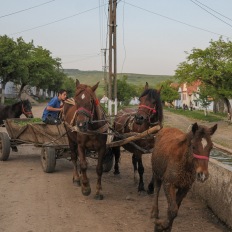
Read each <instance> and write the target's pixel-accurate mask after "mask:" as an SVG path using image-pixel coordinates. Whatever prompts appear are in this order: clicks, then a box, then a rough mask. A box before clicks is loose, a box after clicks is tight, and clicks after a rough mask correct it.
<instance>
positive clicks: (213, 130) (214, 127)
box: [209, 124, 217, 135]
mask: <svg viewBox="0 0 232 232" xmlns="http://www.w3.org/2000/svg"><path fill="white" fill-rule="evenodd" d="M209 130H210V135H213V134H214V132H215V131H216V130H217V124H215V125H214V126H213V127H211V128H210V129H209Z"/></svg>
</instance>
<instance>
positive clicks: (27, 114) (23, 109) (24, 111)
mask: <svg viewBox="0 0 232 232" xmlns="http://www.w3.org/2000/svg"><path fill="white" fill-rule="evenodd" d="M22 112H23V114H24V115H25V116H26V117H27V116H31V115H33V113H32V111H26V110H25V108H24V105H23V101H22Z"/></svg>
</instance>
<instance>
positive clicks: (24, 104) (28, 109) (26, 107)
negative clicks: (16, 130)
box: [21, 99, 34, 118]
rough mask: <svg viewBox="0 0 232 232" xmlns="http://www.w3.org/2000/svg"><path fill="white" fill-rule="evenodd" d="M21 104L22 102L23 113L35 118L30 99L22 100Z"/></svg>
mask: <svg viewBox="0 0 232 232" xmlns="http://www.w3.org/2000/svg"><path fill="white" fill-rule="evenodd" d="M21 104H22V113H23V114H24V115H25V116H26V117H27V118H33V117H34V116H33V113H32V111H31V109H32V106H31V103H30V101H29V100H28V99H27V100H21Z"/></svg>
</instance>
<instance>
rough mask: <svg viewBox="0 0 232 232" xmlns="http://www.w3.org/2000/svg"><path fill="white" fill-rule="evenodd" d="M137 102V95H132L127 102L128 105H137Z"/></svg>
mask: <svg viewBox="0 0 232 232" xmlns="http://www.w3.org/2000/svg"><path fill="white" fill-rule="evenodd" d="M138 104H139V98H138V97H133V98H132V99H131V100H130V102H129V105H138Z"/></svg>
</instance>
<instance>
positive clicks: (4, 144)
mask: <svg viewBox="0 0 232 232" xmlns="http://www.w3.org/2000/svg"><path fill="white" fill-rule="evenodd" d="M9 155H10V138H9V136H8V134H7V133H6V132H0V160H1V161H6V160H8V158H9Z"/></svg>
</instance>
